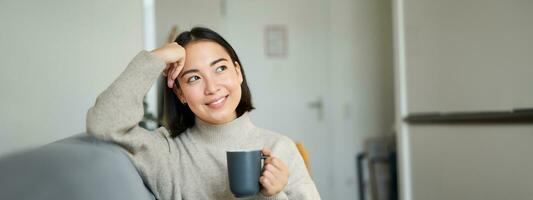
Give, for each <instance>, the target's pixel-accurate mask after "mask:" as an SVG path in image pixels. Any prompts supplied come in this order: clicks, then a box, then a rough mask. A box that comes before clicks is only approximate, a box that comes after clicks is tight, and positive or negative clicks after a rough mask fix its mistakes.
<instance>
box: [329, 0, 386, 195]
mask: <svg viewBox="0 0 533 200" xmlns="http://www.w3.org/2000/svg"><path fill="white" fill-rule="evenodd" d="M328 22H329V27H327V28H326V29H327V30H329V52H330V53H329V64H328V69H329V70H328V72H329V74H328V76H329V77H330V78H329V80H330V82H331V85H330V88H329V89H328V90H329V96H330V97H331V102H330V105H331V112H330V113H331V119H330V120H331V129H332V130H333V134H332V135H331V137H333V142H332V144H333V146H332V148H333V155H332V156H333V160H334V162H333V164H331V166H332V168H334V171H335V174H334V175H333V176H334V180H335V181H334V182H333V183H332V184H333V185H332V186H331V188H332V193H333V196H331V197H330V198H324V199H356V196H358V192H357V187H358V186H357V184H356V178H357V177H356V175H355V170H356V168H355V154H356V153H357V152H361V151H363V148H364V139H366V138H368V137H376V136H383V135H387V134H390V133H391V132H392V128H393V127H392V126H393V121H394V96H393V95H394V93H393V57H392V16H391V1H375V0H357V1H352V0H332V1H329V21H328Z"/></svg>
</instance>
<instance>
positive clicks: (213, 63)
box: [211, 58, 228, 66]
mask: <svg viewBox="0 0 533 200" xmlns="http://www.w3.org/2000/svg"><path fill="white" fill-rule="evenodd" d="M221 61H228V60H226V59H225V58H219V59H217V60H215V61H213V62H211V66H213V65H215V64H217V63H218V62H221Z"/></svg>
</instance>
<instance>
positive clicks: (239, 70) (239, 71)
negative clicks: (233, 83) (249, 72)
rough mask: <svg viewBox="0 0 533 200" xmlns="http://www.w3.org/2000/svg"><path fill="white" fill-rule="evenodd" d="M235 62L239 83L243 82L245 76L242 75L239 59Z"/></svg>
mask: <svg viewBox="0 0 533 200" xmlns="http://www.w3.org/2000/svg"><path fill="white" fill-rule="evenodd" d="M233 63H234V64H235V71H237V76H239V83H240V84H242V81H243V80H244V78H243V77H242V73H241V65H239V63H238V62H237V61H235V62H233Z"/></svg>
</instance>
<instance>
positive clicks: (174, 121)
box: [87, 28, 320, 199]
mask: <svg viewBox="0 0 533 200" xmlns="http://www.w3.org/2000/svg"><path fill="white" fill-rule="evenodd" d="M161 73H163V75H164V76H165V77H166V78H167V86H168V91H171V93H170V95H168V94H167V95H166V98H165V99H166V102H165V108H164V109H165V110H164V111H165V112H166V113H167V119H166V120H167V127H166V128H165V127H160V128H158V129H157V130H155V131H153V132H150V131H148V130H146V129H143V128H141V127H140V126H138V123H139V122H140V121H141V120H142V117H143V114H144V113H143V104H142V101H143V97H144V96H145V95H146V93H147V91H148V89H149V88H150V87H151V85H152V84H153V83H154V82H155V81H156V79H157V78H158V77H159V75H160V74H161ZM169 100H170V101H169ZM252 109H253V106H252V103H251V97H250V91H249V89H248V86H247V84H246V78H245V76H244V71H243V69H242V65H241V63H240V61H239V58H238V57H237V54H236V53H235V51H234V50H233V48H232V47H231V46H230V45H229V44H228V43H227V42H226V41H225V40H224V39H223V38H222V37H221V36H220V35H218V34H217V33H215V32H214V31H212V30H209V29H206V28H193V29H192V30H191V31H186V32H183V33H181V34H180V35H179V36H178V38H177V39H176V42H174V43H171V44H167V45H165V46H163V47H161V48H158V49H155V50H153V51H152V52H147V51H141V52H140V53H139V54H138V55H137V56H136V57H135V58H134V59H133V60H132V61H131V62H130V64H129V65H128V67H127V68H126V69H125V71H124V72H123V73H122V74H121V75H120V76H119V77H118V78H117V79H116V80H115V81H114V82H113V84H111V86H109V88H107V89H106V90H105V91H104V92H103V93H102V94H100V96H99V97H98V98H97V100H96V104H95V105H94V106H93V107H92V108H91V109H89V112H88V114H87V132H88V133H89V134H90V135H92V136H94V137H97V138H99V139H102V140H107V141H112V142H115V143H117V144H119V145H121V146H122V147H123V148H124V149H125V150H126V151H127V153H128V156H129V157H130V159H131V160H132V162H133V164H134V165H135V166H136V168H137V170H138V171H139V173H140V174H141V176H142V178H143V180H144V182H145V183H146V184H147V186H148V187H149V188H150V189H151V191H152V192H153V193H154V195H155V197H156V198H157V199H235V197H233V195H232V194H231V192H230V190H229V184H228V177H227V166H226V154H225V152H226V150H229V149H262V152H263V154H265V155H267V156H269V158H268V159H267V160H265V163H264V168H263V169H264V171H263V173H262V174H261V177H260V180H259V182H260V184H261V192H260V194H258V195H257V196H256V197H253V198H254V199H320V196H319V194H318V192H317V190H316V187H315V185H314V183H313V181H312V180H311V178H310V176H309V174H308V172H307V170H306V168H305V165H304V162H303V160H302V158H301V156H300V155H299V153H298V150H297V149H296V147H295V145H294V144H293V142H292V140H290V139H289V138H287V137H285V136H283V135H280V134H277V133H273V132H271V131H268V130H264V129H261V128H258V127H255V126H254V125H253V124H252V122H251V121H250V117H249V115H248V112H249V111H251V110H252Z"/></svg>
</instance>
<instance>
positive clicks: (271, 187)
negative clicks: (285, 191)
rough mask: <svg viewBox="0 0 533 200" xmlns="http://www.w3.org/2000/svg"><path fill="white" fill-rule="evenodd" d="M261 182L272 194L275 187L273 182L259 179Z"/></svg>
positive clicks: (264, 178)
mask: <svg viewBox="0 0 533 200" xmlns="http://www.w3.org/2000/svg"><path fill="white" fill-rule="evenodd" d="M259 182H261V185H263V188H264V189H265V190H266V191H267V192H270V191H272V190H273V189H274V185H273V184H272V181H270V180H269V179H268V178H267V177H261V178H260V179H259Z"/></svg>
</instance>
